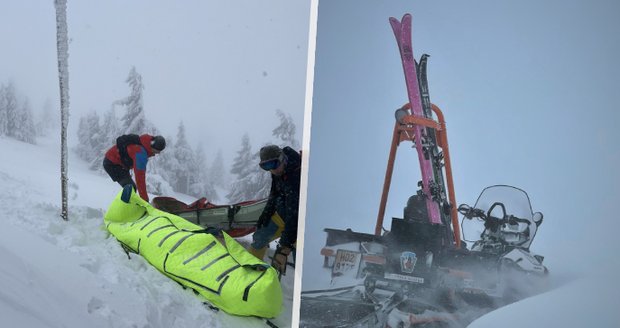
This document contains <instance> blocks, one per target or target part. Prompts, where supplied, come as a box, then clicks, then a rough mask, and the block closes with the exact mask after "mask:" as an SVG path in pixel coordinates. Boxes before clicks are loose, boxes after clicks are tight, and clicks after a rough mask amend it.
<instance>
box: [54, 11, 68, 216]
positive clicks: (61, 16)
mask: <svg viewBox="0 0 620 328" xmlns="http://www.w3.org/2000/svg"><path fill="white" fill-rule="evenodd" d="M54 5H55V6H56V44H57V52H58V79H59V81H60V117H61V129H60V152H61V155H60V184H61V190H62V211H61V214H60V216H61V217H62V219H63V220H65V221H67V220H69V209H68V207H69V205H68V203H67V199H68V198H69V197H68V193H67V181H68V178H67V170H68V166H67V123H68V121H69V68H68V59H69V42H68V37H67V0H55V1H54Z"/></svg>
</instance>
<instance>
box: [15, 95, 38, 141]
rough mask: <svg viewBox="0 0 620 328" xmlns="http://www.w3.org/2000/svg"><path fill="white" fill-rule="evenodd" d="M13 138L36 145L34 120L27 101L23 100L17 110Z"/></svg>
mask: <svg viewBox="0 0 620 328" xmlns="http://www.w3.org/2000/svg"><path fill="white" fill-rule="evenodd" d="M13 137H14V138H15V139H17V140H19V141H23V142H27V143H30V144H35V143H36V138H35V137H36V130H35V127H34V118H33V117H32V110H31V109H30V104H29V102H28V99H26V100H24V102H23V104H22V106H20V107H19V108H18V111H17V113H16V121H15V132H14V134H13Z"/></svg>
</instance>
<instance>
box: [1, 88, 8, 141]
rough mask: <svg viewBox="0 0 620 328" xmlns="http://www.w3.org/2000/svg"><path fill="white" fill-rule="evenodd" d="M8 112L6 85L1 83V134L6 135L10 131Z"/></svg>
mask: <svg viewBox="0 0 620 328" xmlns="http://www.w3.org/2000/svg"><path fill="white" fill-rule="evenodd" d="M8 121H9V119H8V113H7V106H6V86H4V84H2V85H0V136H5V135H6V134H7V131H8Z"/></svg>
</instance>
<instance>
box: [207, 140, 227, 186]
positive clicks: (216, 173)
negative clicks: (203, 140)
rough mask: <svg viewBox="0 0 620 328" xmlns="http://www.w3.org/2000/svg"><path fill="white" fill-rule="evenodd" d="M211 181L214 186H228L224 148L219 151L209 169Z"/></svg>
mask: <svg viewBox="0 0 620 328" xmlns="http://www.w3.org/2000/svg"><path fill="white" fill-rule="evenodd" d="M209 181H210V182H211V184H212V185H213V186H218V187H221V188H223V187H225V186H226V170H225V169H224V156H223V155H222V150H221V149H219V150H218V151H217V155H215V159H214V160H213V163H211V167H210V169H209Z"/></svg>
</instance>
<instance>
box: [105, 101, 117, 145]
mask: <svg viewBox="0 0 620 328" xmlns="http://www.w3.org/2000/svg"><path fill="white" fill-rule="evenodd" d="M119 130H120V127H119V125H118V119H117V118H116V112H115V111H114V108H110V109H109V110H108V111H107V112H105V114H103V123H101V136H102V137H101V140H102V142H103V143H105V144H106V147H110V146H111V145H113V144H115V143H116V138H117V137H118V136H119V135H120V133H119V132H120V131H119Z"/></svg>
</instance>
